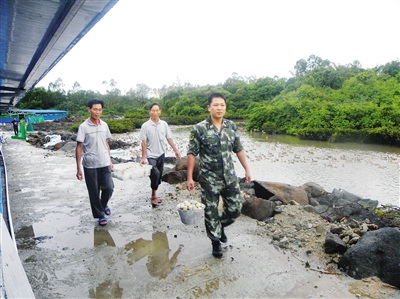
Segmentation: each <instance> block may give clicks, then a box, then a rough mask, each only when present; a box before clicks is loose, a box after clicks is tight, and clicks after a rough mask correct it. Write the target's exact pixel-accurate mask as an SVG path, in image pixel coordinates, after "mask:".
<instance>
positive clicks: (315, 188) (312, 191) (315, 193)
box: [300, 182, 326, 198]
mask: <svg viewBox="0 0 400 299" xmlns="http://www.w3.org/2000/svg"><path fill="white" fill-rule="evenodd" d="M300 188H302V189H303V190H304V191H306V192H307V195H308V197H309V198H311V197H321V196H323V195H325V194H326V191H325V189H324V188H322V187H321V186H320V185H318V184H316V183H313V182H308V183H305V184H303V185H302V186H301V187H300Z"/></svg>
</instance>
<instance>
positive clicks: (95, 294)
mask: <svg viewBox="0 0 400 299" xmlns="http://www.w3.org/2000/svg"><path fill="white" fill-rule="evenodd" d="M123 291H124V289H123V288H120V287H119V282H118V281H117V282H112V281H110V280H107V281H105V282H103V283H101V284H99V285H98V286H97V287H96V289H90V290H89V298H115V299H119V298H122V293H123Z"/></svg>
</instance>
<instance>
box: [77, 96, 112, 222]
mask: <svg viewBox="0 0 400 299" xmlns="http://www.w3.org/2000/svg"><path fill="white" fill-rule="evenodd" d="M87 106H88V112H89V113H90V117H89V118H88V119H86V120H85V121H84V122H83V123H82V124H81V125H80V126H79V128H78V134H77V136H76V141H77V144H76V150H75V154H76V166H77V172H76V177H77V179H78V180H80V181H81V180H82V179H83V173H84V174H85V182H86V187H87V189H88V193H89V199H90V207H91V209H92V214H93V217H94V218H98V219H99V224H100V225H102V226H104V225H106V224H107V219H106V215H110V214H111V210H110V208H109V207H108V205H107V204H108V201H109V200H110V198H111V196H112V194H113V192H114V182H113V180H112V176H111V172H112V171H113V170H114V165H113V164H112V162H111V157H110V146H109V144H108V141H109V140H111V133H110V129H109V128H108V125H107V123H105V122H104V121H102V120H101V119H100V116H101V114H102V112H103V107H104V102H103V101H100V100H97V99H94V100H91V101H90V102H89V103H88V105H87ZM81 166H83V173H82V167H81ZM100 191H101V192H100ZM100 193H101V194H100Z"/></svg>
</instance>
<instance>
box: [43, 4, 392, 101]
mask: <svg viewBox="0 0 400 299" xmlns="http://www.w3.org/2000/svg"><path fill="white" fill-rule="evenodd" d="M399 14H400V0H314V1H312V0H180V1H176V0H119V2H118V3H117V4H116V5H115V6H114V7H113V8H112V9H111V10H110V12H109V13H108V14H107V15H106V16H105V17H103V19H102V20H100V22H99V23H97V24H96V25H95V27H94V28H93V29H92V30H91V31H90V32H89V33H88V34H86V36H84V37H83V38H82V40H81V41H80V42H79V43H78V44H77V45H76V46H75V47H74V48H73V49H72V50H71V51H70V52H69V53H68V54H67V55H66V56H65V57H64V58H63V59H62V60H61V61H60V62H59V63H58V64H57V65H56V66H55V67H54V68H53V70H51V71H50V72H49V73H48V74H47V76H46V77H45V78H44V79H43V80H42V81H41V82H40V83H39V84H38V85H37V86H43V87H45V88H47V87H48V84H49V83H50V82H55V81H56V80H57V79H58V78H61V79H62V80H63V82H64V84H65V89H66V90H69V89H72V86H73V84H74V82H76V81H77V82H79V84H80V85H81V87H82V88H83V89H86V90H88V89H91V90H94V91H96V90H97V91H103V90H104V88H105V85H104V84H102V83H103V81H110V80H111V79H114V80H115V81H116V82H117V88H119V89H120V90H121V92H122V93H125V92H127V91H128V90H129V89H130V88H133V89H135V88H136V84H142V83H143V84H146V85H147V86H149V87H151V88H160V87H162V86H163V85H167V86H169V85H172V84H173V83H176V82H177V81H178V80H179V82H180V83H181V84H183V83H187V82H189V83H191V84H194V85H206V84H212V85H214V84H218V83H223V82H224V81H225V80H226V79H228V78H229V77H231V76H232V73H237V74H238V75H240V76H243V77H250V76H255V77H257V78H263V77H274V76H278V77H281V78H282V77H285V78H289V77H291V73H290V71H292V70H293V68H294V66H295V64H296V61H298V60H300V59H307V58H308V57H309V56H310V55H316V56H319V57H321V58H322V59H328V60H330V61H331V62H334V63H336V64H341V65H346V64H348V63H352V62H353V61H354V60H358V61H359V62H360V63H361V65H362V67H364V68H370V67H374V66H376V65H381V64H385V63H387V62H390V61H393V60H398V59H400V39H399Z"/></svg>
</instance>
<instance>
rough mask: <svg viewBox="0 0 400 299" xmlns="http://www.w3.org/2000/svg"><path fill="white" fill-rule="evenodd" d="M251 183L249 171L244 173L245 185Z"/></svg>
mask: <svg viewBox="0 0 400 299" xmlns="http://www.w3.org/2000/svg"><path fill="white" fill-rule="evenodd" d="M250 183H251V175H250V171H246V185H247V186H248V185H250Z"/></svg>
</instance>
